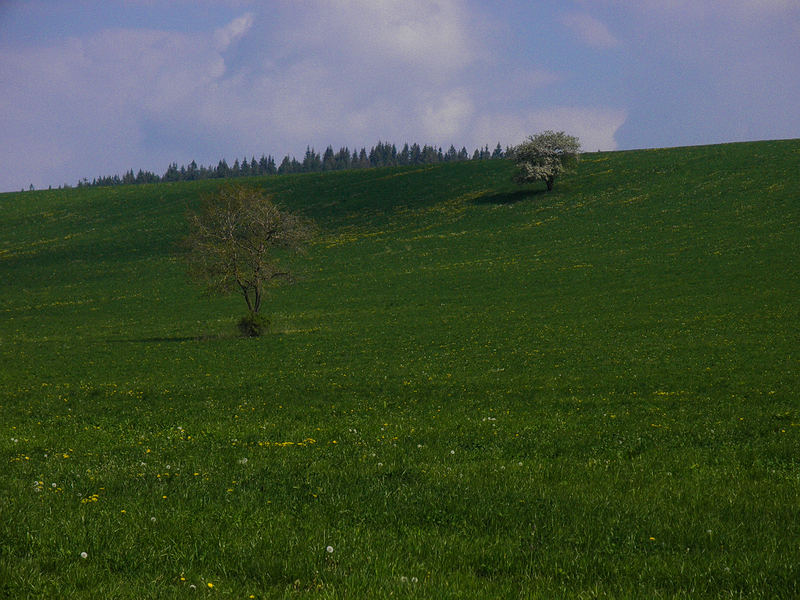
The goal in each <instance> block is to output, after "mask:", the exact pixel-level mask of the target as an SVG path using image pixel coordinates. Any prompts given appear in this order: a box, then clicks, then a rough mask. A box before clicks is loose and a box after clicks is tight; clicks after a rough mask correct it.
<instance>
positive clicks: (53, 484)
mask: <svg viewBox="0 0 800 600" xmlns="http://www.w3.org/2000/svg"><path fill="white" fill-rule="evenodd" d="M50 487H53V488H55V487H58V486H57V485H56V484H55V483H52V484H50Z"/></svg>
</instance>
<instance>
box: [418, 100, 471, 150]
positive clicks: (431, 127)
mask: <svg viewBox="0 0 800 600" xmlns="http://www.w3.org/2000/svg"><path fill="white" fill-rule="evenodd" d="M422 111H423V112H422V123H423V129H424V132H425V134H426V136H427V137H426V140H430V141H433V142H434V143H446V141H447V140H453V139H454V138H456V137H460V136H461V135H463V132H464V130H465V128H466V127H465V126H466V125H467V123H468V121H469V119H470V118H471V117H472V115H473V113H474V112H475V107H474V105H473V103H472V100H471V98H470V96H469V94H468V93H467V91H466V90H463V89H456V90H452V91H450V92H447V93H446V94H445V95H443V96H441V97H439V98H437V99H435V100H434V101H431V102H427V103H425V105H424V107H423V109H422Z"/></svg>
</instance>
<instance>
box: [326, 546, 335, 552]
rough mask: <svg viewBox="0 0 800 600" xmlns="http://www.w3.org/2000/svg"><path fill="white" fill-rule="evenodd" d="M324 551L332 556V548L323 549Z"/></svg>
mask: <svg viewBox="0 0 800 600" xmlns="http://www.w3.org/2000/svg"><path fill="white" fill-rule="evenodd" d="M325 550H326V551H327V552H328V554H333V546H328V547H327V548H325Z"/></svg>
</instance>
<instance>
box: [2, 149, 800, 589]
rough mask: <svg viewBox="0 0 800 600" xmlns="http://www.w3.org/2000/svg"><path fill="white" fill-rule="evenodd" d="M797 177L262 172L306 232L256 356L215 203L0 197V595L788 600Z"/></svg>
mask: <svg viewBox="0 0 800 600" xmlns="http://www.w3.org/2000/svg"><path fill="white" fill-rule="evenodd" d="M799 162H800V142H798V141H783V142H759V143H749V144H732V145H724V146H709V147H697V148H681V149H669V150H657V151H635V152H620V153H603V154H589V155H587V156H586V157H585V160H584V161H583V162H582V163H581V166H580V168H579V170H578V172H577V173H576V174H574V175H571V176H567V177H564V178H563V179H562V180H560V181H558V182H557V184H556V190H555V191H554V192H553V193H543V192H542V191H540V190H539V189H536V188H534V189H529V190H518V189H517V188H515V187H513V186H512V184H511V183H510V174H511V171H512V169H513V167H512V165H510V164H509V163H507V162H505V161H487V162H477V163H471V162H470V163H456V164H448V165H439V166H427V167H423V168H398V169H376V170H368V171H357V172H350V173H347V172H344V173H341V172H336V173H329V174H314V175H302V176H286V177H280V178H271V179H270V178H266V179H258V180H254V182H255V183H258V184H259V185H264V186H266V187H267V188H268V189H270V190H272V191H274V193H275V194H276V196H277V197H278V198H279V199H280V200H281V201H282V202H283V203H284V204H286V205H287V206H289V207H291V208H293V209H295V210H301V211H303V212H304V213H305V214H307V215H308V216H311V217H313V218H315V219H317V221H318V222H319V223H320V224H321V225H322V227H323V232H322V234H321V235H320V237H319V238H318V240H317V241H316V243H315V244H314V245H313V247H312V248H311V251H310V253H309V257H308V260H307V261H306V262H305V264H304V272H305V276H304V278H303V280H302V281H301V282H300V283H298V284H296V285H294V286H291V287H286V288H282V289H281V290H280V291H279V292H277V293H276V294H275V295H274V296H273V297H272V298H271V300H270V301H269V303H268V306H267V307H266V310H267V311H268V313H269V316H270V318H271V319H272V321H273V323H275V329H274V331H273V332H272V333H271V334H270V335H268V336H266V337H265V338H261V339H257V340H241V339H237V338H236V337H234V331H235V322H236V320H237V319H238V317H239V316H241V314H242V312H243V308H244V307H243V303H242V302H241V300H240V299H238V298H206V297H203V296H202V295H201V294H200V293H198V291H197V290H195V289H194V288H192V287H191V286H190V284H189V283H188V281H187V280H186V278H185V277H184V275H183V272H182V267H181V265H180V262H179V261H178V260H177V257H176V255H175V251H174V248H175V246H174V242H175V241H176V240H177V239H178V238H179V237H180V235H181V233H182V231H183V223H182V215H183V212H184V210H185V208H186V207H187V206H193V205H194V203H195V202H196V200H197V198H198V196H199V194H200V193H203V192H204V191H210V190H212V189H213V186H214V185H215V182H201V183H197V184H192V183H183V184H159V185H153V186H144V187H125V188H114V189H108V188H107V189H102V188H89V189H76V190H63V191H52V192H46V191H42V192H26V193H23V194H6V195H3V196H0V218H2V222H3V233H2V236H1V237H0V268H1V269H2V286H3V294H2V304H0V311H2V314H3V318H2V320H0V365H1V366H0V429H2V432H1V433H2V435H0V459H2V460H3V462H4V463H5V465H6V467H5V468H4V469H3V471H2V474H0V482H1V483H2V485H0V540H2V542H1V545H0V597H1V596H2V595H3V594H5V596H7V597H14V598H26V597H30V598H39V597H62V598H97V597H114V598H128V597H131V598H133V597H136V598H140V597H148V598H183V597H189V596H195V597H199V596H203V597H214V596H225V597H234V598H248V597H255V598H304V597H318V598H343V597H348V598H349V597H370V598H383V597H386V598H388V597H390V596H391V597H412V598H413V597H424V598H456V597H487V598H488V597H491V598H519V597H522V598H640V597H656V598H684V597H686V598H700V597H703V598H729V597H747V598H790V597H796V596H797V595H798V594H799V593H800V577H799V575H800V568H799V567H798V564H800V560H799V559H800V526H798V523H800V514H799V513H800V465H798V462H797V457H798V456H800V454H799V453H798V452H799V451H800V416H799V415H798V409H797V406H798V405H797V397H796V392H795V390H796V389H798V355H797V351H796V347H797V343H798V341H800V327H798V324H799V323H798V314H800V310H798V309H800V306H798V303H800V300H798V298H800V294H799V293H798V292H800V289H799V288H800V284H799V283H798V282H800V277H798V276H799V275H800V273H798V267H800V260H798V258H797V257H798V256H800V248H799V247H798V246H800V228H798V217H800V189H798V187H797V183H796V181H795V178H796V171H797V166H798V163H799ZM240 304H241V306H240ZM329 546H330V547H331V548H332V550H333V552H328V550H327V548H328V547H329ZM82 552H85V553H86V554H87V557H86V558H82V557H81V553H82ZM208 584H211V586H213V587H210V586H209V585H208ZM192 586H194V587H192Z"/></svg>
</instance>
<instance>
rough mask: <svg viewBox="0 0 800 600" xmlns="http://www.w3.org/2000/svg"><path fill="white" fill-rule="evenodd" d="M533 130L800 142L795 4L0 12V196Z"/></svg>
mask: <svg viewBox="0 0 800 600" xmlns="http://www.w3.org/2000/svg"><path fill="white" fill-rule="evenodd" d="M545 129H553V130H564V131H567V132H568V133H571V134H573V135H577V136H578V137H580V139H581V141H582V144H583V148H584V149H585V150H592V151H593V150H599V149H602V150H611V149H630V148H651V147H665V146H682V145H694V144H713V143H721V142H732V141H742V140H761V139H777V138H798V137H800V0H724V1H723V0H541V1H536V0H499V1H497V2H478V1H475V0H397V1H395V0H271V1H256V0H213V1H207V0H191V1H188V0H163V1H156V0H118V1H114V0H105V1H88V0H86V1H83V0H73V1H66V0H64V1H56V0H26V1H17V0H0V139H2V140H3V143H2V144H0V191H13V190H20V189H22V188H26V189H27V188H28V186H29V185H30V184H33V185H34V187H36V188H37V189H41V188H46V187H48V186H53V187H57V186H59V185H61V184H64V183H68V184H70V185H74V184H75V183H76V182H77V181H78V180H79V179H81V178H83V177H88V178H89V179H90V180H91V179H92V178H94V177H97V176H101V175H112V174H115V173H116V174H122V173H124V172H125V171H127V170H129V169H134V170H135V171H138V170H139V169H145V170H149V171H153V172H155V173H158V174H163V172H164V171H165V170H166V168H167V166H168V165H169V163H171V162H173V161H174V162H177V163H178V164H179V165H180V164H188V163H189V162H191V161H192V160H196V161H197V162H198V163H199V164H203V165H216V163H217V162H218V161H219V160H220V159H222V158H226V159H227V160H228V161H229V162H232V161H233V159H234V158H240V159H241V158H242V157H243V156H246V157H248V158H250V157H252V156H256V157H260V156H261V155H262V154H271V155H273V156H274V157H275V158H276V159H277V160H278V161H280V159H281V158H282V157H283V156H284V155H286V154H291V155H294V156H298V157H300V158H301V157H302V155H303V153H304V151H305V149H306V146H307V145H310V146H314V147H316V149H317V150H320V151H321V150H324V148H325V147H326V146H328V145H332V146H333V147H334V148H335V149H338V148H340V147H342V146H348V147H350V148H353V147H358V148H360V147H362V146H363V147H366V148H368V149H369V148H370V147H371V146H373V145H375V144H376V143H377V142H378V141H379V140H380V141H388V142H394V143H396V144H398V145H402V144H403V143H405V142H409V143H411V142H418V143H420V144H432V145H436V146H443V147H444V148H445V149H446V148H447V147H449V146H450V145H451V144H454V145H455V146H456V147H457V148H461V147H462V146H466V148H467V150H468V151H469V152H470V153H471V152H472V151H473V150H474V149H475V148H478V147H482V146H485V145H489V146H490V147H492V148H493V147H494V146H495V145H496V144H497V143H498V142H499V143H500V144H502V145H503V146H507V145H512V144H516V143H518V142H520V141H522V140H523V139H524V138H525V137H526V136H527V135H531V134H534V133H537V132H539V131H542V130H545Z"/></svg>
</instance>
